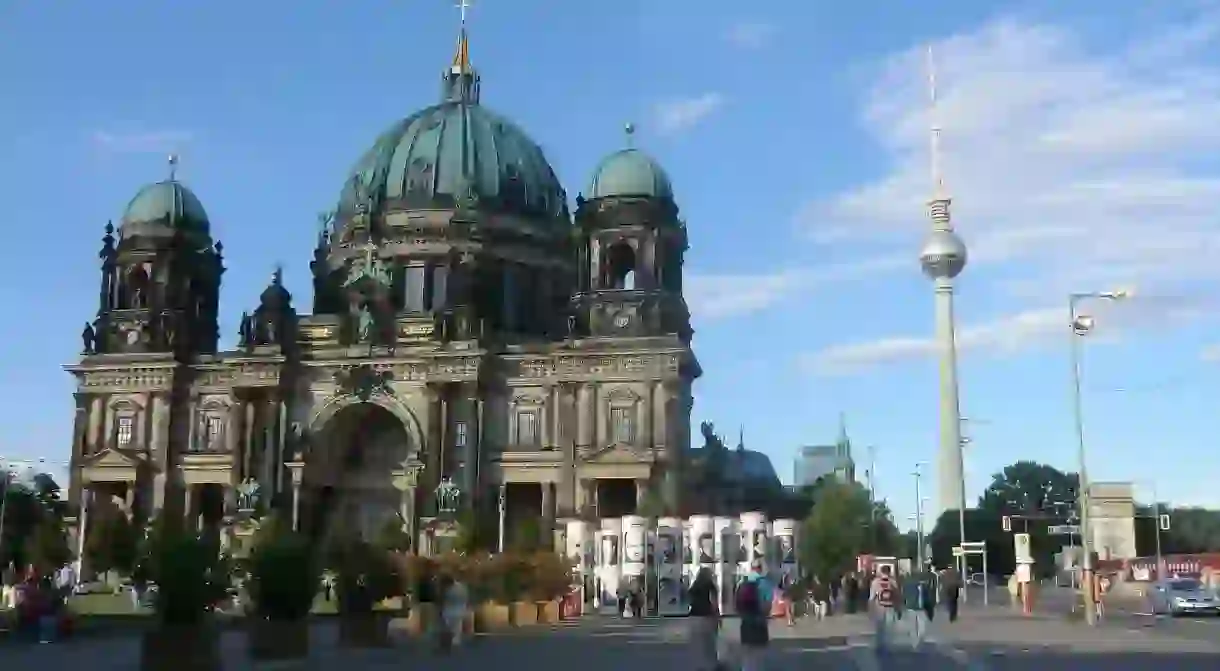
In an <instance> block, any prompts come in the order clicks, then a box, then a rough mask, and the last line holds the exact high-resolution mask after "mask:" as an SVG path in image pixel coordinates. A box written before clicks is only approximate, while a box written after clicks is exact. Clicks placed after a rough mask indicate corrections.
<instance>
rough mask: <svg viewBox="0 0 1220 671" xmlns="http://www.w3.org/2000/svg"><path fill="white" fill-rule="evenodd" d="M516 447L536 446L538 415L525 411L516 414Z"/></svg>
mask: <svg viewBox="0 0 1220 671" xmlns="http://www.w3.org/2000/svg"><path fill="white" fill-rule="evenodd" d="M516 443H517V444H518V445H537V444H538V413H537V412H536V411H534V410H526V411H523V412H519V413H517V440H516Z"/></svg>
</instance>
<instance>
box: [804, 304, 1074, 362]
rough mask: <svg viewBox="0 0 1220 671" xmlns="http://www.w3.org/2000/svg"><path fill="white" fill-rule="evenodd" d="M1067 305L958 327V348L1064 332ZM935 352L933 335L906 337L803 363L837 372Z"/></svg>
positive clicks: (994, 347)
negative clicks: (1065, 307)
mask: <svg viewBox="0 0 1220 671" xmlns="http://www.w3.org/2000/svg"><path fill="white" fill-rule="evenodd" d="M1064 321H1065V318H1064V308H1062V307H1060V308H1044V309H1036V310H1029V311H1026V312H1020V313H1017V314H1014V315H1009V316H1006V317H1003V318H1000V319H997V320H995V321H992V322H987V323H983V324H977V325H974V326H966V327H964V328H959V329H958V332H957V347H958V350H959V351H966V350H971V349H983V350H987V351H989V352H1001V353H1002V352H1011V351H1014V350H1016V349H1019V348H1021V347H1024V346H1026V345H1028V344H1029V343H1030V342H1032V341H1036V340H1044V339H1045V338H1046V337H1047V336H1048V335H1051V334H1053V333H1055V332H1056V331H1059V332H1060V333H1062V332H1063V331H1064V327H1063V326H1062V324H1063V322H1064ZM935 353H936V342H935V341H934V340H933V339H932V338H931V337H922V336H907V337H893V338H882V339H879V340H873V341H871V342H862V343H853V344H847V345H836V346H833V347H828V348H826V349H824V350H822V351H820V352H817V353H816V354H813V355H811V356H808V357H806V358H805V360H804V361H802V363H803V364H804V365H805V366H807V367H808V368H809V369H810V370H812V371H813V372H816V373H821V374H827V375H835V374H842V373H849V372H854V371H856V370H858V369H860V368H863V367H868V366H872V365H876V364H882V363H892V362H896V361H906V360H910V359H916V358H922V357H927V356H931V355H933V354H935Z"/></svg>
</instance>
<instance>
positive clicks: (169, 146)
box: [90, 130, 192, 154]
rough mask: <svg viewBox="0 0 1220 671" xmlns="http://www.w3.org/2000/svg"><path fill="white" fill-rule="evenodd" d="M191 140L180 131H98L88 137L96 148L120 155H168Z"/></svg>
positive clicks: (189, 135)
mask: <svg viewBox="0 0 1220 671" xmlns="http://www.w3.org/2000/svg"><path fill="white" fill-rule="evenodd" d="M191 138H192V134H191V133H190V132H188V131H181V130H153V131H138V132H122V133H119V132H111V131H103V130H99V131H94V132H93V134H92V135H91V136H90V139H91V140H92V141H93V144H95V145H97V146H98V147H101V148H102V149H105V150H106V151H111V152H115V153H122V154H148V153H158V152H160V153H170V152H173V151H176V150H178V149H181V147H182V145H184V144H186V143H188V142H190V141H191Z"/></svg>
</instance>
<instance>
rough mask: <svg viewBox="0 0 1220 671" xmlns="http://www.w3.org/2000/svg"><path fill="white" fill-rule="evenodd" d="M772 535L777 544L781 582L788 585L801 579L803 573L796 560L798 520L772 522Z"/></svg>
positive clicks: (777, 559) (776, 559)
mask: <svg viewBox="0 0 1220 671" xmlns="http://www.w3.org/2000/svg"><path fill="white" fill-rule="evenodd" d="M771 537H772V538H773V540H774V545H775V555H774V558H775V562H776V563H777V564H778V565H779V575H778V580H779V584H780V586H782V587H787V586H789V585H791V584H793V583H795V582H796V581H797V580H798V579H800V575H801V571H800V565H799V564H798V563H797V560H796V520H775V521H774V522H772V523H771Z"/></svg>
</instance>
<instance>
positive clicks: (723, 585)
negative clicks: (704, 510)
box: [712, 517, 741, 615]
mask: <svg viewBox="0 0 1220 671" xmlns="http://www.w3.org/2000/svg"><path fill="white" fill-rule="evenodd" d="M712 534H713V541H714V542H715V544H716V545H715V556H714V564H715V568H714V573H715V577H716V592H717V594H718V595H719V597H720V612H721V613H724V614H726V615H728V614H731V613H733V612H734V610H735V609H734V607H733V603H734V602H733V595H734V592H735V591H736V589H737V555H738V554H739V552H740V549H741V539H740V538H739V537H738V535H737V520H735V519H733V518H731V517H715V518H712Z"/></svg>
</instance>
